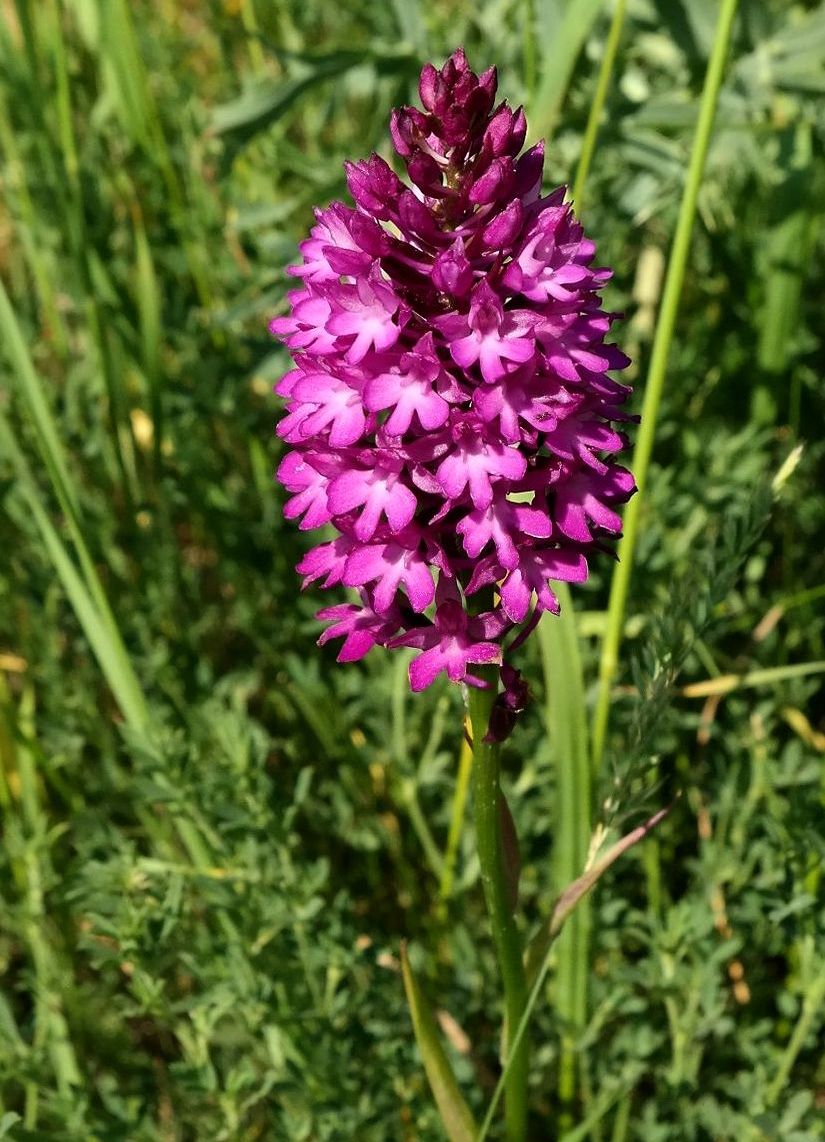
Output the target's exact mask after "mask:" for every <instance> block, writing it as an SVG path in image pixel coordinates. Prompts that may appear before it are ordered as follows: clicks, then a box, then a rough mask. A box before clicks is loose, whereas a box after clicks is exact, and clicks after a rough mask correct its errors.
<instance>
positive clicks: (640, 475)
mask: <svg viewBox="0 0 825 1142" xmlns="http://www.w3.org/2000/svg"><path fill="white" fill-rule="evenodd" d="M736 8H737V0H722V3H721V5H720V8H719V16H718V20H717V25H716V34H715V37H714V43H713V50H712V52H711V56H710V60H709V62H708V68H707V72H706V74H705V82H704V87H703V89H702V99H701V103H700V106H699V118H698V121H697V124H696V134H695V136H694V140H693V147H692V149H691V154H690V163H689V165H688V171H687V177H686V180H685V189H684V193H683V195H682V202H681V205H680V207H679V217H678V220H677V223H676V232H675V235H674V239H673V248H672V250H671V254H670V260H669V262H668V268H667V276H666V279H665V285H664V291H663V293H662V304H661V308H660V311H659V318H658V321H657V323H656V332H655V334H654V338H653V348H652V351H651V357H650V367H649V370H648V376H647V384H646V386H645V395H644V401H643V404H642V422H641V427H640V429H639V435H638V438H637V440H636V447H635V449H634V453H633V463H632V469H633V473H634V475H635V477H636V484H637V487H638V491H637V493H636V495H635V496H634V497H633V499H632V500H631V501H630V503H629V505H628V507H627V510H626V512H625V517H624V535H623V537H622V539H621V541H620V543H619V547H618V556H619V561H618V563H617V564H616V568H615V570H614V572H613V579H612V582H611V586H610V601H609V603H608V620H607V631H606V634H605V639H604V642H603V644H602V650H601V657H600V661H599V689H598V697H597V700H596V710H595V714H594V718H593V735H592V737H593V761H594V764H595V766H596V767H597V769H598V767H600V765H601V760H602V757H603V755H604V747H605V737H606V734H607V722H608V717H609V714H610V691H611V686H612V683H613V678H614V676H615V674H616V670H617V668H618V660H619V648H620V645H621V640H622V629H623V627H624V621H625V610H626V607H627V596H628V588H629V585H630V575H631V572H632V570H633V555H634V552H635V549H636V542H637V538H638V532H639V521H640V518H641V511H642V507H643V505H644V498H645V491H646V487H647V477H648V470H649V468H650V458H651V455H652V452H653V444H654V441H655V438H656V426H657V420H658V413H659V406H660V404H661V399H662V392H663V390H664V383H665V374H666V370H667V362H668V356H669V354H670V346H671V342H672V340H673V331H674V328H675V325H676V317H677V314H678V312H679V300H680V297H681V293H682V285H683V283H684V279H685V270H686V268H687V261H688V254H689V252H690V238H691V234H692V231H693V222H694V219H695V217H696V205H697V201H698V197H699V188H700V186H701V183H702V174H703V172H704V168H705V159H706V157H707V153H708V146H709V144H710V137H711V132H712V129H713V121H714V117H715V115H716V107H717V104H718V101H719V91H720V89H721V86H722V77H723V75H724V70H725V60H726V58H727V54H728V46H729V44H730V37H731V29H732V27H733V18H734V16H735V14H736Z"/></svg>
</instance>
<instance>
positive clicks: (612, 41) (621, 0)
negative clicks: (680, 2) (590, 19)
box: [573, 0, 626, 217]
mask: <svg viewBox="0 0 825 1142" xmlns="http://www.w3.org/2000/svg"><path fill="white" fill-rule="evenodd" d="M625 9H626V0H617V3H616V7H615V9H614V10H613V19H612V20H611V22H610V31H609V32H608V33H607V40H606V41H605V45H604V55H603V56H602V62H601V66H600V67H599V78H598V80H597V81H596V91H595V93H594V95H593V102H592V103H591V104H590V113H589V114H588V116H587V126H586V128H585V131H584V138H583V139H582V150H581V154H580V155H579V164H578V166H577V167H576V177H575V178H574V179H573V203H574V205H575V208H576V214H577V215H578V216H579V217H581V215H582V208H583V205H584V184H585V183H586V182H587V176H588V174H589V173H590V163H591V161H592V158H593V152H594V150H595V148H596V137H597V136H598V133H599V121H600V120H601V117H602V111H603V109H604V104H605V100H606V99H607V92H608V89H609V87H610V80H611V77H612V75H613V65H614V63H615V62H616V53H617V52H618V50H619V42H620V40H621V38H622V28H623V27H624V17H625Z"/></svg>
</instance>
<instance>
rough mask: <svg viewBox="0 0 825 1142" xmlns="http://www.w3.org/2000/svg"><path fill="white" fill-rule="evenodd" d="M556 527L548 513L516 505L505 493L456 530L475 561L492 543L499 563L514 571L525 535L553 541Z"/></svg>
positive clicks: (525, 505)
mask: <svg viewBox="0 0 825 1142" xmlns="http://www.w3.org/2000/svg"><path fill="white" fill-rule="evenodd" d="M551 529H552V525H551V523H550V519H549V517H548V515H547V512H546V511H544V510H542V509H540V508H534V507H530V506H528V505H527V504H514V503H510V501H509V500H508V499H507V498H506V497H505V496H504V495H502V494H501V493H498V494H496V495H495V496H494V498H493V500H492V502H491V503H490V505H489V506H488V507H487V508H486V509H485V510H484V511H480V510H479V509H478V508H476V510H475V511H473V512H470V514H469V515H467V516H465V517H464V519H463V520H461V522H460V523H459V524H458V526H457V527H456V531H457V532H458V534H459V535H460V536H461V537H462V539H463V541H464V550H465V551H466V552H467V554H468V555H469V556H470V558H471V559H477V558H478V557H479V555H480V554H481V552H482V551H483V550H484V548H485V547H486V546H487V544H488V543H490V541H491V540H492V542H493V543H494V544H495V548H496V554H497V556H498V561H499V563H500V564H501V566H502V567H504V568H505V569H506V570H508V571H512V570H513V569H514V568H515V567H517V566H518V562H519V556H518V550H517V547H516V544H517V543H521V542H523V537H524V536H528V535H529V536H531V537H533V538H535V539H549V537H550V532H551Z"/></svg>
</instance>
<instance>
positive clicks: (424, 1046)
mask: <svg viewBox="0 0 825 1142" xmlns="http://www.w3.org/2000/svg"><path fill="white" fill-rule="evenodd" d="M401 972H402V974H403V977H404V990H405V991H406V993H407V1003H408V1005H409V1008H410V1015H411V1016H412V1021H413V1029H414V1031H415V1040H416V1042H417V1043H418V1049H419V1051H420V1052H421V1058H422V1059H423V1061H424V1070H425V1071H426V1072H427V1078H428V1080H429V1083H430V1089H431V1090H432V1092H433V1097H434V1098H435V1101H436V1105H437V1107H438V1111H439V1114H440V1115H441V1121H442V1122H443V1123H444V1129H445V1130H446V1132H447V1137H448V1138H449V1139H450V1142H473V1139H474V1138H475V1137H476V1134H477V1133H478V1131H477V1129H476V1125H475V1122H474V1121H473V1116H472V1114H471V1113H470V1108H469V1106H467V1103H466V1102H465V1101H464V1098H463V1096H462V1094H461V1091H460V1090H459V1089H458V1083H457V1082H456V1079H455V1075H454V1074H453V1070H452V1067H451V1066H450V1061H449V1059H448V1058H447V1055H446V1053H445V1051H444V1048H443V1047H442V1045H441V1039H440V1037H439V1034H438V1028H437V1027H436V1022H435V1017H434V1016H433V1013H432V1011H431V1010H430V1007H429V1005H428V1004H427V1001H426V1000H425V999H424V996H423V995H422V994H421V992H420V991H419V988H418V984H417V983H416V982H415V978H414V977H413V973H412V968H411V967H410V961H409V958H408V956H407V948H406V945H405V944H402V945H401Z"/></svg>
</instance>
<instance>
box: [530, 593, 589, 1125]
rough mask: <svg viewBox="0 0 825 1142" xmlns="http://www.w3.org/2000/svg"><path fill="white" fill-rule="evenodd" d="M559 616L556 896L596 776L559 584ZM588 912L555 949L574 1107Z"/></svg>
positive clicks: (553, 660)
mask: <svg viewBox="0 0 825 1142" xmlns="http://www.w3.org/2000/svg"><path fill="white" fill-rule="evenodd" d="M553 590H554V591H555V592H556V595H557V596H558V599H559V603H560V605H561V613H560V615H559V616H558V617H556V616H554V615H547V616H545V617H544V618H542V620H541V622H540V623H539V627H538V637H539V648H540V652H541V661H542V669H543V672H544V688H545V708H544V709H545V713H544V716H545V724H546V726H547V733H548V736H549V738H550V741H551V743H552V748H553V756H554V760H555V763H556V803H555V806H554V809H555V829H554V836H555V843H554V847H553V874H554V883H555V885H556V886H557V888H558V889H560V888H561V887H562V886H564V885H566V884H570V883H571V882H572V881H574V880H575V878H576V875H577V874H578V871H579V870H580V869H582V868H584V866H585V863H586V860H587V852H588V848H589V845H590V834H591V827H590V810H591V772H590V757H589V751H588V742H587V709H586V705H585V695H584V681H583V678H582V666H581V658H580V656H579V642H578V634H577V630H576V616H575V612H574V610H573V603H572V600H571V598H570V592H569V590H568V588H567V586H566V585H565V584H564V583H560V584H554V585H553ZM589 944H590V909H589V904H588V903H587V902H584V903H583V904H582V906H581V907H580V908H578V909H577V910H576V912H575V913H574V914H573V916H572V917H571V920H570V923H569V924H568V925H567V927H566V928H565V930H564V932H563V934H562V936H561V939H560V941H559V946H558V951H557V954H558V969H557V974H556V984H555V1007H556V1011H557V1012H558V1014H559V1018H560V1020H561V1023H562V1028H563V1030H562V1042H561V1055H560V1059H559V1097H560V1100H561V1104H562V1107H563V1108H564V1107H569V1106H570V1104H571V1103H572V1102H573V1099H574V1098H575V1093H576V1085H577V1084H576V1057H577V1054H576V1044H575V1040H576V1037H577V1035H578V1033H579V1032H580V1031H581V1030H582V1029H583V1028H584V1025H585V1023H586V1021H587V983H588V975H589V967H590V948H589Z"/></svg>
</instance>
